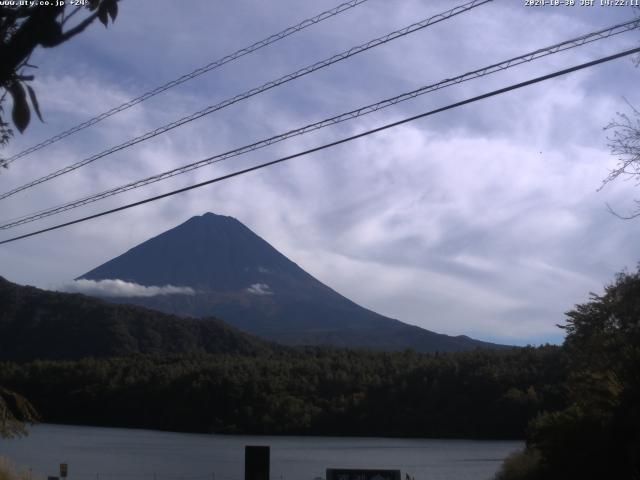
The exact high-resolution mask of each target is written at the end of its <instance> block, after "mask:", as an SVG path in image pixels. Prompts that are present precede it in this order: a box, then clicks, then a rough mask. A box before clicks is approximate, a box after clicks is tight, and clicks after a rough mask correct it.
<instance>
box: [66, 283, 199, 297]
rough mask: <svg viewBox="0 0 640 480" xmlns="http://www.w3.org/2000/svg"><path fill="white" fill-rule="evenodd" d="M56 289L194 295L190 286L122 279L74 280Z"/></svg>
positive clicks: (109, 293) (113, 294)
mask: <svg viewBox="0 0 640 480" xmlns="http://www.w3.org/2000/svg"><path fill="white" fill-rule="evenodd" d="M54 290H56V291H62V292H70V293H83V294H85V295H91V296H94V297H155V296H158V295H194V294H195V293H196V292H195V290H193V288H190V287H176V286H173V285H164V286H162V287H159V286H153V285H150V286H145V285H139V284H137V283H133V282H125V281H124V280H119V279H116V280H84V279H81V280H75V281H74V282H70V283H65V284H63V285H60V286H58V287H56V288H54Z"/></svg>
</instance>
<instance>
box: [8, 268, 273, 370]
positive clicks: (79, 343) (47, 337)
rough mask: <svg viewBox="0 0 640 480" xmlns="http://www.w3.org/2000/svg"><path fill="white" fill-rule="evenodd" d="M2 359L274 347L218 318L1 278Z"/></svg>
mask: <svg viewBox="0 0 640 480" xmlns="http://www.w3.org/2000/svg"><path fill="white" fill-rule="evenodd" d="M0 305H2V309H1V310H0V361H8V360H10V361H29V360H34V359H49V360H75V359H81V358H85V357H95V358H106V357H114V356H127V355H136V354H149V355H153V354H157V355H167V354H198V353H211V354H219V353H225V354H238V355H256V354H260V353H264V352H268V351H271V350H272V348H275V347H273V346H271V345H269V344H268V343H267V342H264V341H262V340H259V339H257V338H255V337H252V336H251V335H247V334H245V333H242V332H240V331H238V330H237V329H235V328H233V327H231V326H228V325H226V324H225V323H224V322H222V321H220V320H218V319H215V318H206V319H200V320H196V319H184V318H179V317H176V316H175V315H168V314H165V313H162V312H158V311H155V310H149V309H146V308H143V307H140V306H133V305H114V304H112V303H108V302H105V301H103V300H100V299H97V298H93V297H87V296H85V295H81V294H70V293H58V292H49V291H44V290H40V289H38V288H34V287H25V286H20V285H16V284H14V283H11V282H8V281H7V280H5V279H4V278H2V277H0Z"/></svg>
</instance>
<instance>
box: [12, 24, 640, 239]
mask: <svg viewBox="0 0 640 480" xmlns="http://www.w3.org/2000/svg"><path fill="white" fill-rule="evenodd" d="M639 27H640V19H637V20H634V21H630V22H626V23H623V24H618V25H614V26H612V27H609V28H607V29H603V30H599V31H597V32H592V33H588V34H586V35H581V36H579V37H577V38H573V39H571V40H566V41H564V42H561V43H557V44H555V45H551V46H549V47H545V48H540V49H538V50H534V51H532V52H528V53H525V54H523V55H520V56H517V57H513V58H510V59H508V60H504V61H502V62H499V63H495V64H493V65H489V66H487V67H483V68H481V69H478V70H474V71H471V72H467V73H465V74H463V75H459V76H457V77H453V78H447V79H445V80H442V81H440V82H438V83H434V84H431V85H427V86H423V87H420V88H418V89H416V90H413V91H411V92H407V93H403V94H401V95H397V96H395V97H392V98H388V99H385V100H382V101H380V102H378V103H374V104H370V105H367V106H364V107H360V108H358V109H356V110H351V111H349V112H345V113H342V114H340V115H336V116H333V117H330V118H327V119H324V120H322V121H319V122H315V123H312V124H309V125H306V126H304V127H301V128H297V129H295V130H290V131H288V132H285V133H282V134H279V135H276V136H273V137H270V138H267V139H264V140H260V141H258V142H254V143H251V144H249V145H245V146H242V147H239V148H236V149H234V150H230V151H227V152H225V153H221V154H218V155H214V156H211V157H207V158H205V159H202V160H199V161H197V162H193V163H189V164H187V165H183V166H181V167H178V168H174V169H171V170H168V171H165V172H162V173H158V174H156V175H152V176H150V177H146V178H143V179H141V180H137V181H134V182H131V183H127V184H125V185H121V186H119V187H115V188H112V189H109V190H106V191H103V192H101V193H97V194H93V195H89V196H86V197H83V198H81V199H77V200H74V201H71V202H68V203H65V204H62V205H58V206H56V207H52V208H48V209H46V210H41V211H38V212H34V213H30V214H28V215H24V216H22V217H19V218H16V219H12V220H7V221H5V223H3V224H0V230H6V229H9V228H13V227H16V226H19V225H24V224H26V223H30V222H33V221H36V220H40V219H43V218H46V217H50V216H52V215H56V214H59V213H62V212H66V211H68V210H72V209H75V208H78V207H81V206H84V205H87V204H90V203H93V202H96V201H99V200H102V199H105V198H108V197H112V196H114V195H117V194H120V193H124V192H127V191H129V190H134V189H136V188H140V187H143V186H145V185H149V184H152V183H156V182H159V181H162V180H166V179H168V178H171V177H175V176H177V175H181V174H184V173H187V172H190V171H192V170H196V169H198V168H202V167H205V166H207V165H211V164H213V163H218V162H221V161H224V160H227V159H229V158H232V157H237V156H239V155H243V154H245V153H248V152H251V151H254V150H258V149H260V148H264V147H267V146H269V145H273V144H274V143H278V142H282V141H284V140H287V139H289V138H292V137H295V136H299V135H303V134H305V133H308V132H311V131H314V130H318V129H321V128H324V127H328V126H330V125H335V124H337V123H341V122H345V121H347V120H352V119H355V118H358V117H361V116H364V115H367V114H369V113H373V112H376V111H378V110H381V109H384V108H387V107H390V106H392V105H396V104H398V103H401V102H404V101H407V100H410V99H413V98H415V97H417V96H420V95H424V94H426V93H429V92H434V91H436V90H440V89H443V88H446V87H449V86H452V85H456V84H459V83H462V82H466V81H469V80H473V79H476V78H480V77H483V76H485V75H489V74H493V73H496V72H499V71H503V70H506V69H508V68H512V67H515V66H517V65H520V64H522V63H526V62H531V61H533V60H536V59H539V58H542V57H545V56H548V55H552V54H555V53H558V52H562V51H565V50H569V49H572V48H576V47H579V46H581V45H584V44H587V43H591V42H595V41H597V40H602V39H606V38H609V37H611V36H613V35H617V34H619V33H623V32H626V31H629V30H633V29H636V28H639Z"/></svg>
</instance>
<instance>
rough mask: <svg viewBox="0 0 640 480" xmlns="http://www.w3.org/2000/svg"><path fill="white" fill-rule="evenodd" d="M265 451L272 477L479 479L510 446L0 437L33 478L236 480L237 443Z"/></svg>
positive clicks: (178, 436) (51, 431)
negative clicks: (349, 473) (382, 473)
mask: <svg viewBox="0 0 640 480" xmlns="http://www.w3.org/2000/svg"><path fill="white" fill-rule="evenodd" d="M245 445H270V446H271V478H272V479H274V480H294V479H295V480H313V479H314V478H316V477H322V478H324V477H325V469H326V468H327V467H343V468H386V469H399V470H401V474H402V478H403V479H404V475H405V472H406V473H408V474H409V475H411V476H414V477H415V478H416V480H422V479H424V480H486V479H490V478H491V477H492V476H493V474H494V473H495V472H496V471H497V470H498V468H499V467H500V464H501V462H502V460H503V459H504V458H505V457H506V456H507V455H508V454H509V453H511V452H513V451H515V450H518V449H520V448H522V447H523V443H522V442H517V441H472V440H420V439H418V440H416V439H390V438H353V437H346V438H337V437H268V436H260V437H257V436H244V435H232V436H226V435H224V436H223V435H201V434H188V433H168V432H156V431H151V430H129V429H122V428H97V427H76V426H65V425H38V426H36V427H34V428H32V429H31V434H30V435H29V436H28V437H26V438H21V439H13V440H0V455H2V456H6V457H9V459H10V460H11V461H12V462H13V463H15V464H19V465H28V466H30V467H32V468H33V471H34V473H39V474H41V475H44V476H46V475H57V474H58V465H59V464H60V463H68V464H69V477H68V478H69V480H74V479H78V480H88V479H93V480H133V479H141V480H243V479H244V446H245Z"/></svg>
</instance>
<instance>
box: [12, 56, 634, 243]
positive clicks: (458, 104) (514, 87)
mask: <svg viewBox="0 0 640 480" xmlns="http://www.w3.org/2000/svg"><path fill="white" fill-rule="evenodd" d="M638 52H640V48H633V49H631V50H626V51H623V52H619V53H616V54H614V55H609V56H607V57H603V58H599V59H597V60H593V61H591V62H587V63H582V64H580V65H575V66H573V67H570V68H565V69H563V70H559V71H556V72H554V73H550V74H547V75H543V76H541V77H536V78H533V79H531V80H527V81H525V82H520V83H516V84H514V85H510V86H508V87H504V88H500V89H498V90H493V91H491V92H489V93H485V94H482V95H478V96H476V97H472V98H468V99H466V100H462V101H460V102H456V103H452V104H450V105H447V106H445V107H441V108H437V109H435V110H431V111H428V112H425V113H421V114H419V115H414V116H412V117H409V118H405V119H403V120H399V121H397V122H393V123H388V124H386V125H383V126H381V127H377V128H374V129H371V130H367V131H366V132H362V133H358V134H356V135H352V136H350V137H345V138H342V139H340V140H336V141H335V142H331V143H326V144H324V145H321V146H319V147H315V148H311V149H309V150H305V151H303V152H298V153H295V154H293V155H288V156H286V157H281V158H278V159H276V160H271V161H270V162H265V163H261V164H259V165H255V166H253V167H249V168H245V169H243V170H238V171H236V172H233V173H229V174H226V175H222V176H220V177H216V178H212V179H210V180H207V181H204V182H200V183H196V184H194V185H190V186H188V187H184V188H180V189H178V190H173V191H171V192H167V193H163V194H162V195H156V196H154V197H150V198H146V199H144V200H140V201H138V202H134V203H129V204H127V205H122V206H120V207H117V208H112V209H111V210H105V211H102V212H99V213H96V214H93V215H89V216H86V217H82V218H78V219H76V220H71V221H69V222H65V223H60V224H58V225H54V226H52V227H48V228H44V229H42V230H37V231H35V232H31V233H26V234H24V235H19V236H16V237H12V238H9V239H7V240H2V241H0V245H4V244H6V243H10V242H15V241H17V240H22V239H24V238H28V237H33V236H34V235H40V234H42V233H46V232H51V231H53V230H58V229H60V228H63V227H68V226H70V225H75V224H77V223H82V222H86V221H88V220H92V219H94V218H98V217H103V216H105V215H109V214H112V213H116V212H120V211H122V210H127V209H129V208H133V207H137V206H140V205H144V204H146V203H150V202H155V201H156V200H160V199H163V198H167V197H171V196H173V195H177V194H179V193H183V192H187V191H189V190H194V189H196V188H200V187H204V186H205V185H210V184H212V183H218V182H221V181H223V180H228V179H230V178H233V177H238V176H240V175H244V174H246V173H249V172H253V171H255V170H260V169H262V168H266V167H270V166H272V165H276V164H278V163H283V162H286V161H288V160H292V159H294V158H298V157H302V156H304V155H308V154H310V153H315V152H319V151H321V150H325V149H327V148H330V147H335V146H336V145H341V144H343V143H347V142H350V141H352V140H356V139H358V138H362V137H366V136H368V135H371V134H374V133H378V132H381V131H383V130H387V129H390V128H393V127H397V126H399V125H403V124H405V123H408V122H412V121H415V120H418V119H420V118H424V117H428V116H430V115H435V114H436V113H441V112H444V111H447V110H452V109H454V108H458V107H461V106H463V105H467V104H470V103H474V102H477V101H480V100H484V99H486V98H490V97H494V96H496V95H501V94H503V93H507V92H510V91H512V90H517V89H519V88H523V87H526V86H529V85H533V84H535V83H540V82H543V81H546V80H550V79H552V78H555V77H559V76H561V75H566V74H568V73H572V72H575V71H578V70H582V69H585V68H589V67H593V66H595V65H599V64H601V63H605V62H610V61H612V60H616V59H618V58H622V57H626V56H628V55H633V54H635V53H638Z"/></svg>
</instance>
